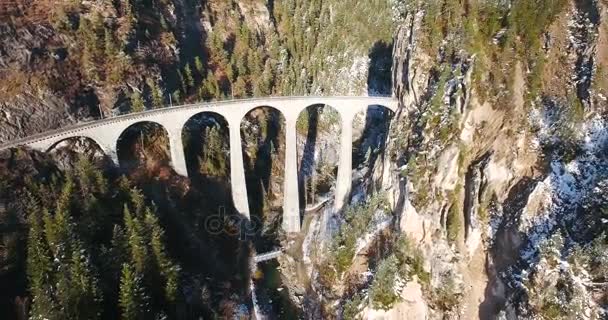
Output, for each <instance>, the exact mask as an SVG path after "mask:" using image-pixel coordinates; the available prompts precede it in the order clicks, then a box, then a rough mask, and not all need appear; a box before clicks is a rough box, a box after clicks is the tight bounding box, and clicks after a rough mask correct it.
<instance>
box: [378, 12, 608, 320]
mask: <svg viewBox="0 0 608 320" xmlns="http://www.w3.org/2000/svg"><path fill="white" fill-rule="evenodd" d="M538 9H547V8H538ZM606 9H607V8H606V5H605V4H604V3H602V2H595V1H574V2H566V3H564V4H563V6H562V7H560V8H559V10H558V12H559V13H558V14H557V15H556V16H555V18H554V19H551V20H550V22H549V23H548V24H547V26H546V30H545V31H543V33H542V39H543V45H542V49H540V50H541V53H540V58H538V60H536V61H535V62H533V63H532V64H530V59H531V58H530V57H529V56H528V57H527V59H528V60H527V61H526V59H519V58H508V57H507V56H508V55H509V54H510V53H509V52H511V50H517V49H513V48H512V47H504V48H502V49H500V50H503V51H502V54H503V56H501V57H499V58H498V60H496V61H494V62H492V61H491V60H490V64H491V63H496V62H497V61H498V62H500V63H504V65H502V66H500V67H498V68H500V69H502V70H497V71H496V72H504V74H505V75H504V76H506V79H505V83H506V85H505V86H504V87H503V89H500V87H498V88H494V89H493V90H496V89H497V91H496V93H490V94H489V95H488V92H487V91H485V90H484V89H483V86H484V81H490V80H489V79H491V78H488V77H492V72H494V71H492V70H491V68H492V67H490V68H488V60H487V59H488V58H487V56H486V55H485V54H486V53H485V52H483V51H481V52H480V50H475V49H474V48H471V47H467V46H466V45H464V44H463V45H459V44H455V43H451V42H450V37H453V36H455V35H454V34H452V33H450V31H449V30H448V31H447V32H446V33H445V34H444V36H445V40H446V41H447V42H446V41H444V42H442V43H441V45H440V46H439V50H438V51H437V52H435V51H433V50H432V49H431V50H429V48H428V47H427V44H425V37H429V29H428V25H426V24H425V20H426V19H429V17H428V15H429V14H430V12H429V11H430V10H431V8H430V6H426V7H425V6H422V7H411V8H410V10H409V11H407V16H406V18H405V20H404V23H403V25H402V26H401V28H400V30H399V32H398V34H397V37H396V39H395V54H394V59H395V62H394V69H393V70H394V78H395V79H394V80H395V85H394V86H395V92H396V94H397V96H398V97H399V98H400V100H401V101H402V111H401V112H400V113H399V114H398V116H397V122H396V123H393V124H392V137H393V139H392V140H391V143H390V144H389V150H390V152H391V153H392V154H393V155H395V156H396V158H395V159H394V160H395V162H393V170H392V172H393V173H391V174H389V175H388V176H387V175H384V176H383V178H384V179H386V178H389V179H390V180H392V181H393V185H391V186H389V188H388V190H389V192H391V193H392V194H393V196H392V200H393V204H394V206H395V208H396V210H397V213H396V215H397V216H399V217H400V222H399V225H400V231H401V232H403V233H405V234H407V235H408V236H409V237H410V238H412V239H414V240H415V241H416V243H417V245H418V246H419V247H420V248H421V249H422V251H423V253H424V260H425V269H426V270H428V271H429V272H430V273H431V280H430V286H429V287H426V288H423V294H422V295H419V294H416V293H415V291H414V292H412V291H411V290H412V289H411V288H410V289H409V290H408V287H409V286H406V288H404V289H403V290H402V291H401V292H400V293H401V296H402V302H400V303H397V304H396V305H395V306H394V307H393V308H392V309H391V310H389V311H387V313H386V314H385V315H391V314H392V315H393V317H394V318H395V319H396V318H397V317H398V316H397V314H399V313H398V312H404V313H405V314H410V315H412V314H417V315H418V316H419V318H420V317H422V315H425V316H429V317H430V318H442V317H445V316H448V318H461V319H473V318H481V319H494V318H504V317H506V318H508V319H515V318H518V317H519V318H522V317H523V318H537V317H541V318H547V317H548V318H554V317H557V318H560V317H561V318H586V319H587V318H588V319H597V318H601V317H603V316H605V315H606V288H605V284H604V281H605V276H606V274H605V269H604V267H601V265H603V264H604V263H603V262H602V261H605V259H606V258H607V257H608V256H607V253H606V252H605V248H606V245H607V243H606V238H605V236H606V228H607V225H606V223H607V220H606V216H605V214H604V213H603V212H604V211H603V209H601V208H602V204H601V203H603V202H602V200H601V199H603V195H601V194H602V183H603V182H602V181H603V179H604V178H603V177H604V171H605V164H604V161H605V155H604V151H602V150H604V149H605V146H606V144H605V143H606V140H605V134H606V132H605V119H604V110H605V107H606V105H605V98H604V97H603V93H602V92H603V90H605V89H604V85H602V84H601V83H602V82H603V81H604V80H602V79H603V78H604V76H605V75H604V74H603V71H602V70H603V69H604V68H605V67H606V65H605V64H604V58H603V55H604V51H605V48H604V47H605V43H603V40H602V39H603V38H604V37H605V36H604V34H605V32H606V30H605V28H604V25H605V24H606V22H605V21H606V12H607V11H606ZM473 10H474V9H473ZM515 10H517V3H515V4H513V7H511V14H512V15H514V14H515V13H514V12H513V11H515ZM505 12H508V11H505ZM469 18H470V19H475V17H472V16H469ZM486 19H487V18H486ZM480 21H481V20H480ZM509 22H510V23H511V25H508V24H507V25H504V27H503V29H499V30H497V33H496V34H492V35H491V38H490V41H493V42H489V43H485V44H484V46H488V47H494V46H499V45H500V44H498V43H499V41H500V40H497V39H500V37H501V35H502V34H504V33H505V32H507V33H508V32H509V31H508V29H509V28H513V24H515V22H513V21H509ZM477 23H481V22H479V21H478V22H477ZM564 30H565V31H566V32H564ZM520 40H521V38H519V39H517V40H515V41H514V42H515V44H512V46H513V47H515V48H516V47H517V44H516V42H517V41H520ZM489 50H496V48H491V49H489ZM475 51H477V52H475ZM492 59H496V58H492ZM532 60H534V59H532ZM539 64H542V65H541V66H539ZM535 68H537V70H535ZM538 69H540V70H538ZM438 73H439V74H438ZM535 73H538V74H539V75H538V76H536V75H535ZM494 77H495V75H494ZM480 82H481V83H480ZM485 85H487V83H485ZM403 132H409V133H408V134H406V138H405V139H404V138H403V137H402V135H403ZM396 181H401V183H404V184H405V185H406V187H405V188H398V186H399V184H398V183H397V182H396ZM590 203H593V204H590ZM598 250H599V251H598ZM601 251H603V252H602V253H600V256H599V257H595V256H593V255H594V254H596V253H598V252H601ZM418 282H420V280H418V281H416V280H414V282H413V284H412V285H411V286H416V283H418ZM445 290H448V291H449V294H450V295H453V296H455V297H459V298H457V301H452V302H451V303H450V301H446V297H445V296H444V295H443V293H445ZM404 313H401V314H404ZM366 315H367V316H369V317H372V318H374V317H379V315H378V313H376V312H371V311H370V312H368V313H366Z"/></svg>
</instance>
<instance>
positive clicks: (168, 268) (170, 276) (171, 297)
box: [146, 210, 179, 303]
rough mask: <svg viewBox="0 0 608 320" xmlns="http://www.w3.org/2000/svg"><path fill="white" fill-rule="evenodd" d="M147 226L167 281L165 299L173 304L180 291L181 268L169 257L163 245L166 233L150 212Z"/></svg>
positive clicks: (147, 213)
mask: <svg viewBox="0 0 608 320" xmlns="http://www.w3.org/2000/svg"><path fill="white" fill-rule="evenodd" d="M146 226H147V228H148V230H150V231H151V235H150V242H149V243H150V245H151V247H152V253H153V255H154V260H155V262H156V266H157V269H158V270H159V271H160V275H161V276H162V278H163V279H164V281H165V284H164V287H165V299H166V300H167V302H170V303H173V302H175V299H176V295H177V290H178V272H179V268H178V267H177V266H176V265H175V264H173V262H171V260H170V259H169V257H168V256H167V254H166V250H165V245H164V244H163V237H164V232H163V230H162V228H161V227H160V224H159V222H158V219H157V218H156V216H154V214H152V212H151V211H149V210H148V211H147V212H146Z"/></svg>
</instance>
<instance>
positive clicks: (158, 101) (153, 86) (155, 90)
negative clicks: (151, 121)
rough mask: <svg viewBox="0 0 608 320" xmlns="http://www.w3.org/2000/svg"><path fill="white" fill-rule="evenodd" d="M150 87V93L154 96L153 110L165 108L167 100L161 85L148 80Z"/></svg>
mask: <svg viewBox="0 0 608 320" xmlns="http://www.w3.org/2000/svg"><path fill="white" fill-rule="evenodd" d="M148 86H149V87H150V93H151V95H152V108H153V109H160V108H162V107H164V105H165V98H164V94H163V90H162V89H161V88H160V85H159V84H158V83H157V82H156V81H154V80H148Z"/></svg>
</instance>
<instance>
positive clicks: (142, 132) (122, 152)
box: [116, 120, 172, 170]
mask: <svg viewBox="0 0 608 320" xmlns="http://www.w3.org/2000/svg"><path fill="white" fill-rule="evenodd" d="M126 143H128V144H130V146H129V148H128V150H127V148H125V144H126ZM170 147H171V145H170V135H169V131H168V130H167V128H165V126H163V125H162V124H160V123H158V122H155V121H149V120H143V121H138V122H134V123H131V124H130V125H129V126H128V127H126V128H125V129H124V130H122V132H121V133H120V135H119V136H118V140H117V141H116V156H117V160H118V164H119V166H120V167H122V168H124V169H128V170H130V169H135V168H137V167H138V166H139V165H146V167H147V168H149V169H151V170H155V169H163V168H166V167H169V166H170V165H171V163H172V159H171V152H170Z"/></svg>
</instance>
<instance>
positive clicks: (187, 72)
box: [184, 63, 194, 88]
mask: <svg viewBox="0 0 608 320" xmlns="http://www.w3.org/2000/svg"><path fill="white" fill-rule="evenodd" d="M184 80H185V84H186V87H188V88H192V87H194V77H193V76H192V68H190V64H189V63H188V64H186V66H185V67H184Z"/></svg>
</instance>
